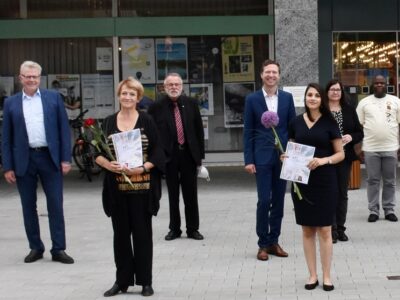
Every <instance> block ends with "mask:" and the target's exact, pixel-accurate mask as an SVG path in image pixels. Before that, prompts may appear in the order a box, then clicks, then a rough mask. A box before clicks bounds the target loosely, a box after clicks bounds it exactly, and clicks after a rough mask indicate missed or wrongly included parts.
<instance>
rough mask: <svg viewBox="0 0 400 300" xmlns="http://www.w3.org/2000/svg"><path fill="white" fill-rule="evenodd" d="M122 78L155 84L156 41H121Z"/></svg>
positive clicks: (137, 39)
mask: <svg viewBox="0 0 400 300" xmlns="http://www.w3.org/2000/svg"><path fill="white" fill-rule="evenodd" d="M121 60H122V77H123V78H127V77H128V76H132V77H134V78H136V79H137V80H139V81H140V82H141V83H143V84H145V83H155V82H156V74H155V52H154V39H139V38H135V39H121Z"/></svg>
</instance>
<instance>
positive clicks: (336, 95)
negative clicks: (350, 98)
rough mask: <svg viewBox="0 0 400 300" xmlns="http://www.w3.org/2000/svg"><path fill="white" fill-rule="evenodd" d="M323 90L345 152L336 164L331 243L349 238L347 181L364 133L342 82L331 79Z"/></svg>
mask: <svg viewBox="0 0 400 300" xmlns="http://www.w3.org/2000/svg"><path fill="white" fill-rule="evenodd" d="M325 90H326V93H327V95H328V99H329V108H330V110H331V113H332V115H333V117H334V118H335V120H336V122H337V123H338V125H339V130H340V134H341V135H342V142H343V147H344V153H345V159H344V160H343V161H342V162H340V163H338V164H337V165H336V173H337V179H338V185H339V193H338V199H337V203H336V213H335V217H334V220H333V226H332V241H333V243H336V242H337V240H339V241H342V242H346V241H348V239H349V238H348V236H347V235H346V234H345V230H346V227H345V226H344V225H345V223H346V215H347V202H348V196H347V191H348V182H349V176H350V170H351V164H352V162H353V161H354V160H356V159H357V156H356V154H355V153H354V144H357V143H359V142H361V140H362V139H363V137H364V134H363V130H362V127H361V125H360V122H359V120H358V116H357V113H356V110H355V108H354V107H353V106H351V105H350V104H349V103H348V102H347V101H346V95H345V93H344V90H343V85H342V83H341V82H340V81H339V80H337V79H332V80H331V81H329V82H328V84H327V85H326V89H325Z"/></svg>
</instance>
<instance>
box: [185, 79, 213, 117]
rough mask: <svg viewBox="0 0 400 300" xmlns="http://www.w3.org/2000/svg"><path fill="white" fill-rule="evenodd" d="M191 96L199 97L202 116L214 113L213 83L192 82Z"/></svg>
mask: <svg viewBox="0 0 400 300" xmlns="http://www.w3.org/2000/svg"><path fill="white" fill-rule="evenodd" d="M190 97H192V98H195V99H197V101H198V103H199V109H200V113H201V115H202V116H212V115H214V94H213V85H212V83H198V84H191V85H190Z"/></svg>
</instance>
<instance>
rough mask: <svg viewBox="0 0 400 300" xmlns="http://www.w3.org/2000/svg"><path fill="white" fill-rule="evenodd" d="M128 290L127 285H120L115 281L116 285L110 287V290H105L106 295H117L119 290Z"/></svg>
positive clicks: (124, 291)
mask: <svg viewBox="0 0 400 300" xmlns="http://www.w3.org/2000/svg"><path fill="white" fill-rule="evenodd" d="M127 290H128V287H127V286H121V287H120V286H119V285H118V284H116V283H114V285H113V286H112V287H111V289H109V290H108V291H105V292H104V297H111V296H115V295H116V294H118V293H119V292H121V293H126V291H127Z"/></svg>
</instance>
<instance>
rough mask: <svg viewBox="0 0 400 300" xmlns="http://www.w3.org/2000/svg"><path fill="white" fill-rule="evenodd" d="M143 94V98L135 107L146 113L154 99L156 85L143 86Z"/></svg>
mask: <svg viewBox="0 0 400 300" xmlns="http://www.w3.org/2000/svg"><path fill="white" fill-rule="evenodd" d="M143 89H144V93H143V97H142V99H141V100H140V102H139V103H138V105H137V107H138V109H139V110H141V111H146V112H147V110H148V109H149V107H150V106H151V105H152V104H153V103H154V101H155V99H156V85H155V84H145V85H143Z"/></svg>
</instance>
